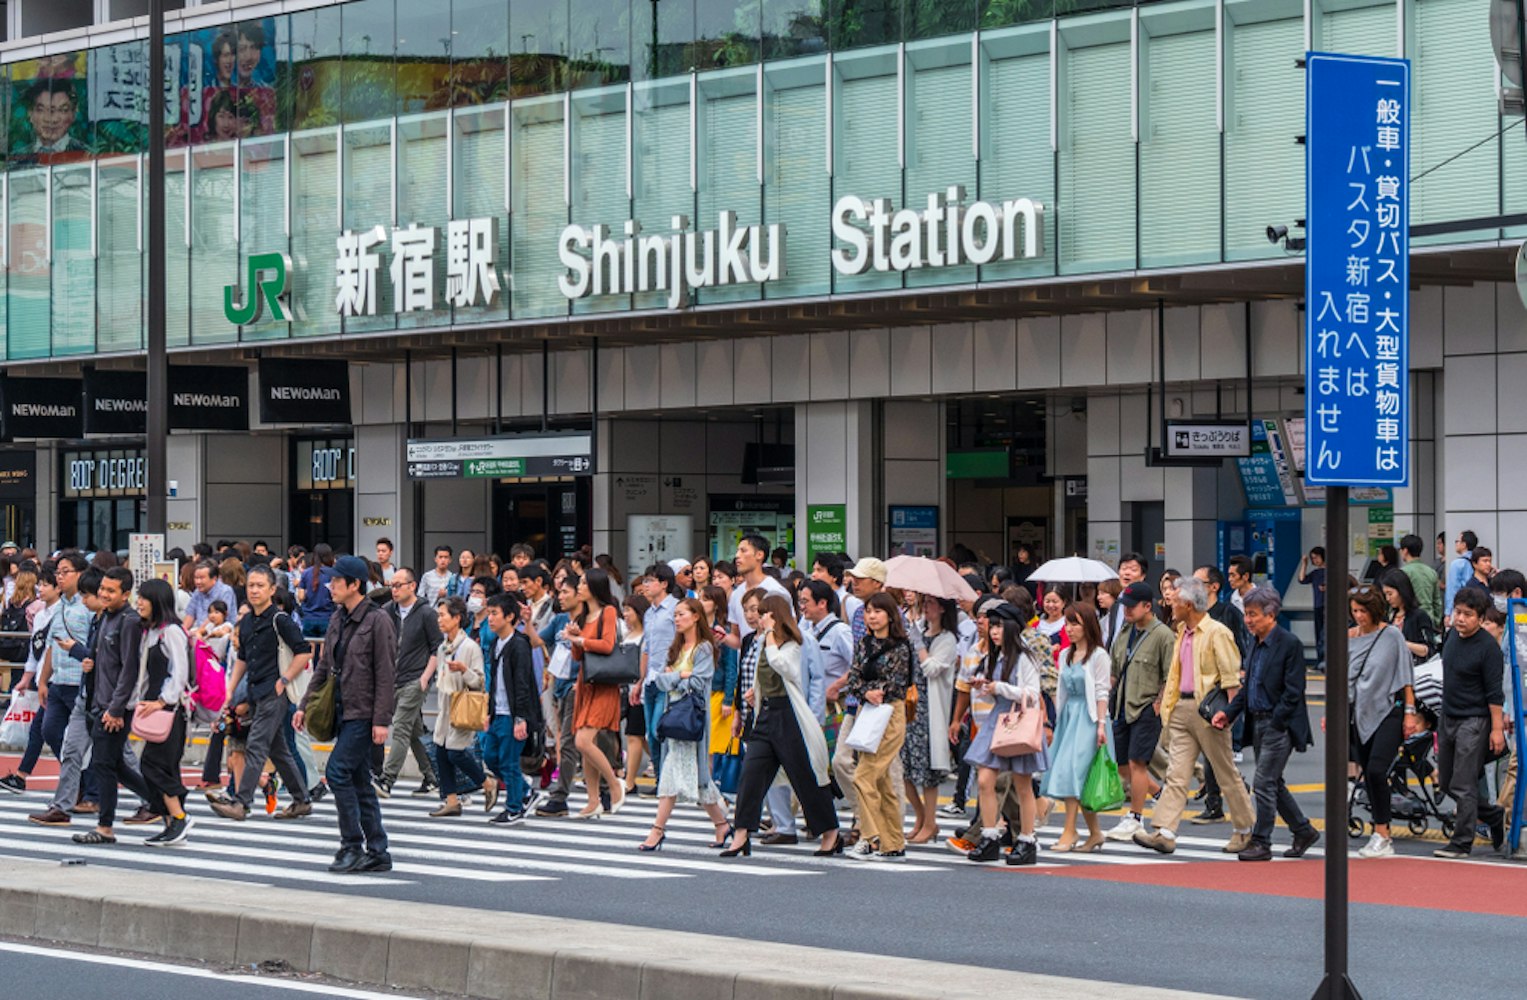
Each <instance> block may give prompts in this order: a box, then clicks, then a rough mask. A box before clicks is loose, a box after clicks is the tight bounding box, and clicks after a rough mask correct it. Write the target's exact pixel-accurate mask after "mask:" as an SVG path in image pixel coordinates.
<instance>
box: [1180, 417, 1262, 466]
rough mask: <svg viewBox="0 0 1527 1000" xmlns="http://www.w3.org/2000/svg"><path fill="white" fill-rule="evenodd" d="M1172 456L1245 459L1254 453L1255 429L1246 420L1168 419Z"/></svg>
mask: <svg viewBox="0 0 1527 1000" xmlns="http://www.w3.org/2000/svg"><path fill="white" fill-rule="evenodd" d="M1165 441H1166V449H1165V450H1166V455H1167V457H1168V458H1245V457H1247V456H1248V455H1250V454H1251V428H1250V426H1249V425H1248V424H1247V422H1246V421H1244V420H1231V421H1225V420H1197V421H1193V420H1180V421H1173V420H1168V421H1167V424H1166V438H1165Z"/></svg>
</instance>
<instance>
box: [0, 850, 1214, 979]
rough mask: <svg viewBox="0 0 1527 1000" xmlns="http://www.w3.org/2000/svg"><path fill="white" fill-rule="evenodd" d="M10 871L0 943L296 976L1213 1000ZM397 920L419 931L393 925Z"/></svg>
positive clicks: (67, 873) (722, 941) (407, 905)
mask: <svg viewBox="0 0 1527 1000" xmlns="http://www.w3.org/2000/svg"><path fill="white" fill-rule="evenodd" d="M3 872H4V875H3V883H0V934H4V935H11V936H15V937H21V938H34V939H44V940H52V941H59V942H65V943H69V944H77V945H85V946H89V947H98V948H110V949H114V950H121V951H131V952H138V953H141V954H145V955H150V956H154V957H158V958H167V959H176V958H180V959H191V960H195V961H202V962H213V963H223V964H245V965H247V964H250V963H255V962H261V961H264V960H267V959H282V960H284V961H286V962H287V963H288V964H289V965H290V966H291V967H292V968H293V969H295V970H297V971H299V972H316V973H322V974H324V975H326V976H332V977H335V978H337V979H343V980H348V981H350V982H355V983H360V984H369V985H384V986H390V987H404V988H414V989H425V990H437V991H440V992H445V993H456V994H464V995H468V996H472V997H481V998H484V1000H929V998H939V1000H989V998H990V997H992V996H1022V997H1024V998H1025V1000H1095V998H1096V997H1098V996H1108V997H1109V998H1110V1000H1208V994H1201V993H1187V992H1180V991H1176V990H1168V989H1159V988H1156V987H1149V986H1128V985H1121V984H1115V983H1101V982H1093V981H1090V980H1083V979H1069V978H1064V977H1060V976H1046V975H1037V974H1031V973H1023V972H1009V971H1005V970H1000V969H978V968H977V969H973V968H972V967H970V966H965V965H953V964H948V963H942V962H930V961H922V960H916V959H906V958H887V957H882V956H876V955H855V954H851V953H845V952H840V951H832V950H829V949H825V948H812V947H804V946H799V945H786V944H774V943H770V942H763V941H747V940H741V939H737V938H727V937H721V936H712V935H705V934H694V933H689V932H684V931H656V930H654V929H652V928H648V927H629V926H624V925H620V924H606V923H596V922H594V921H586V920H570V919H560V918H550V917H539V916H534V915H528V914H518V913H504V912H490V911H483V910H473V909H468V908H465V907H454V906H440V905H436V904H428V903H411V902H403V901H399V900H391V899H372V898H369V897H365V896H355V895H327V894H324V893H320V892H309V891H303V890H297V889H276V888H267V887H244V886H241V887H240V889H239V897H240V898H239V899H238V900H232V899H230V900H229V901H228V902H226V903H219V904H218V905H211V904H209V903H207V902H205V900H206V899H207V897H208V894H209V889H210V888H211V886H210V883H209V882H208V881H207V880H206V879H203V878H196V877H192V876H184V875H164V874H160V873H157V872H152V873H148V872H138V871H128V870H124V869H120V868H116V869H112V868H104V869H103V868H91V867H89V866H78V867H75V866H69V867H60V866H58V865H54V864H48V863H44V862H34V861H24V860H17V859H12V860H9V861H7V862H6V863H5V865H4V868H3ZM28 886H30V887H28ZM400 919H406V921H407V923H408V924H409V925H410V926H409V927H408V928H407V929H396V925H397V924H398V923H399V922H400ZM669 956H675V957H669ZM702 957H704V958H710V959H711V960H709V961H705V960H703V958H702ZM967 983H970V984H971V985H968V986H967V985H963V984H967Z"/></svg>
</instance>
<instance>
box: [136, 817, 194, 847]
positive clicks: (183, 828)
mask: <svg viewBox="0 0 1527 1000" xmlns="http://www.w3.org/2000/svg"><path fill="white" fill-rule="evenodd" d="M191 826H192V823H191V817H189V816H182V817H180V818H179V819H171V820H170V825H169V826H167V827H165V828H164V832H163V833H161V834H159V835H158V836H156V837H150V838H149V839H148V840H146V841H144V843H146V844H152V845H153V846H155V847H178V846H180V845H181V844H184V843H185V842H186V836H187V834H189V833H190V832H191Z"/></svg>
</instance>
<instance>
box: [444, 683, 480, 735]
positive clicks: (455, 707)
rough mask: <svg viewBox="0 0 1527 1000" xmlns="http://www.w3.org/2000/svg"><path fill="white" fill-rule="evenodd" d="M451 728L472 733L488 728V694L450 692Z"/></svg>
mask: <svg viewBox="0 0 1527 1000" xmlns="http://www.w3.org/2000/svg"><path fill="white" fill-rule="evenodd" d="M451 726H452V727H453V728H455V729H466V730H469V731H471V732H474V733H480V732H483V731H484V730H486V729H487V728H488V692H486V691H465V690H463V691H452V692H451Z"/></svg>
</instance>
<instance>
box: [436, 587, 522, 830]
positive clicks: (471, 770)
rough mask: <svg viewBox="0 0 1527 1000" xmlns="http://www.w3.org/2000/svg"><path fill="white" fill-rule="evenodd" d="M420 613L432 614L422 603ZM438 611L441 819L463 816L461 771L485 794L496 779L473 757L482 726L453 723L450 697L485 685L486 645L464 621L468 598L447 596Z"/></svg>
mask: <svg viewBox="0 0 1527 1000" xmlns="http://www.w3.org/2000/svg"><path fill="white" fill-rule="evenodd" d="M420 614H429V609H428V608H424V607H422V605H421V610H420ZM435 614H436V616H437V617H438V618H439V620H440V634H441V636H442V637H443V638H442V640H441V643H440V648H439V649H438V650H436V652H435V662H436V664H437V667H436V676H437V677H438V678H439V680H437V681H436V682H435V689H436V691H438V692H439V699H440V704H439V707H438V708H437V710H436V713H435V732H434V741H435V770H436V772H437V777H438V778H439V781H440V808H439V809H436V810H434V811H433V812H431V813H430V815H431V816H433V817H436V818H440V817H442V816H460V815H461V799H460V798H459V797H458V794H457V790H458V788H460V787H461V782H460V780H459V777H458V776H459V775H465V776H466V779H467V786H468V787H472V788H476V787H477V786H479V785H481V786H483V789H484V792H485V794H486V793H487V790H488V785H489V782H493V787H494V791H495V792H496V790H497V782H496V780H495V779H493V778H490V777H488V775H487V773H486V772H485V771H484V770H483V766H482V764H481V763H479V762H478V760H477V758H475V757H473V756H472V743H473V741H474V740H476V738H477V733H478V732H481V730H472V729H461V728H458V727H456V726H454V725H452V724H451V701H452V697H451V696H452V695H454V694H455V693H456V692H457V691H481V690H483V684H484V681H485V678H486V674H485V673H484V671H483V658H482V647H481V646H479V645H478V644H477V641H476V640H475V639H474V638H473V637H472V636H470V635H468V634H467V632H466V628H465V626H466V624H467V622H468V621H469V619H470V618H471V616H470V615H469V614H467V605H466V602H465V601H463V600H462V599H461V598H459V597H447V598H444V599H443V600H441V602H440V604H439V606H438V607H437V608H436V609H435ZM495 800H496V794H495V795H487V796H486V798H485V799H484V801H486V802H487V803H488V811H489V812H491V811H492V810H493V803H494V801H495ZM511 804H512V803H511Z"/></svg>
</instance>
